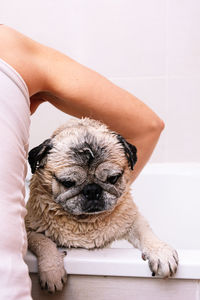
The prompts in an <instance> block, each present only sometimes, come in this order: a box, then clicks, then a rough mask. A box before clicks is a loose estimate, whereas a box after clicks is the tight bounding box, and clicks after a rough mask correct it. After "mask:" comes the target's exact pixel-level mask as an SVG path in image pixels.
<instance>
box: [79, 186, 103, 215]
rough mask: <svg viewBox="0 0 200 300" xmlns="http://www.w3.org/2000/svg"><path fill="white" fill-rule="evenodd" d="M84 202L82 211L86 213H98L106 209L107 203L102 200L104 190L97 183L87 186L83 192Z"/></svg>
mask: <svg viewBox="0 0 200 300" xmlns="http://www.w3.org/2000/svg"><path fill="white" fill-rule="evenodd" d="M82 195H83V196H84V199H85V200H84V202H83V203H82V209H83V211H85V212H98V211H102V210H104V209H105V203H104V200H103V198H102V188H101V187H100V185H98V184H96V183H91V184H87V185H86V186H85V187H84V188H83V190H82Z"/></svg>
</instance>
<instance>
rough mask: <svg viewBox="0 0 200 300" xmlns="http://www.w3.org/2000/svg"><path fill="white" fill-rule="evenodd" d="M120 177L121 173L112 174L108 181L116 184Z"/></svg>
mask: <svg viewBox="0 0 200 300" xmlns="http://www.w3.org/2000/svg"><path fill="white" fill-rule="evenodd" d="M119 177H121V174H117V175H114V176H110V177H108V179H107V181H108V182H109V183H111V184H115V183H116V182H117V180H118V179H119Z"/></svg>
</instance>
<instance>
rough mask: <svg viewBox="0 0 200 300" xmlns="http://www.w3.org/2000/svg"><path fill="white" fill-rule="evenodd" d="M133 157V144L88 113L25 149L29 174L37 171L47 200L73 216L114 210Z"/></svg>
mask: <svg viewBox="0 0 200 300" xmlns="http://www.w3.org/2000/svg"><path fill="white" fill-rule="evenodd" d="M136 160H137V158H136V148H135V147H134V146H133V145H130V144H129V143H128V142H127V141H126V140H125V139H124V138H122V137H121V136H120V135H118V134H116V133H114V132H112V131H110V130H109V129H108V128H107V127H106V126H105V125H103V124H101V123H100V122H97V121H94V120H91V119H88V118H85V119H82V120H72V121H71V122H69V123H68V124H66V125H65V126H62V127H60V128H59V129H58V130H56V131H55V133H54V134H53V136H52V138H51V139H49V140H46V141H45V142H44V143H42V144H41V145H39V146H38V147H36V148H34V149H32V150H31V151H30V153H29V163H30V165H31V169H32V172H33V173H35V174H34V175H33V176H40V178H42V180H43V183H41V184H44V186H46V187H47V188H48V190H49V191H50V192H51V194H52V201H55V202H56V203H58V204H60V205H61V206H62V208H63V209H64V210H65V211H67V212H68V213H70V214H73V215H85V214H86V215H88V214H97V213H102V212H105V211H108V210H112V209H114V207H115V206H116V204H117V202H118V199H120V197H121V196H122V194H123V193H124V191H125V190H126V188H127V186H128V184H129V180H130V176H131V173H132V170H133V166H134V164H135V162H136ZM41 176H42V177H41ZM40 182H41V180H40Z"/></svg>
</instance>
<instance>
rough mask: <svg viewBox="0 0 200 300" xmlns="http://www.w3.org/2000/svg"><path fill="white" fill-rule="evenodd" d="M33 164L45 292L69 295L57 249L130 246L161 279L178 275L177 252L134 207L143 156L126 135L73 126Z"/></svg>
mask: <svg viewBox="0 0 200 300" xmlns="http://www.w3.org/2000/svg"><path fill="white" fill-rule="evenodd" d="M29 163H30V165H31V168H32V173H34V174H33V177H32V180H31V184H30V198H29V201H28V204H27V209H28V214H27V216H26V228H27V233H28V244H29V248H30V250H31V251H33V252H34V253H35V254H36V256H37V258H38V267H39V274H40V281H41V285H42V287H43V288H47V289H48V290H49V291H51V292H54V291H55V290H61V289H62V287H63V284H64V282H65V281H66V271H65V269H64V262H63V257H64V254H63V253H62V252H59V251H58V250H57V246H64V247H82V248H86V249H94V248H103V247H105V246H107V245H109V244H111V243H112V242H113V241H114V240H118V239H127V240H128V241H129V242H130V243H131V244H132V245H133V246H134V247H137V248H139V249H140V250H141V251H142V258H143V259H144V260H146V259H147V260H148V261H149V266H150V269H151V271H152V275H153V276H154V275H161V276H163V277H168V276H172V275H173V274H174V273H175V272H176V269H177V265H178V255H177V252H176V251H175V250H174V249H173V248H171V247H170V246H168V245H167V244H165V243H164V242H162V241H160V240H159V239H158V238H157V237H156V236H155V235H154V234H153V232H152V230H151V229H150V227H149V225H148V223H147V222H146V220H145V219H144V218H143V217H142V216H141V215H140V213H139V212H138V209H137V207H136V205H135V204H134V202H133V199H132V197H131V194H130V178H131V175H132V172H133V166H134V164H135V163H136V148H135V147H134V146H133V145H131V144H129V143H128V142H127V141H126V140H125V139H124V138H123V137H121V136H120V135H119V134H117V133H115V132H112V131H110V130H109V129H108V128H107V127H106V126H105V125H104V124H102V123H100V122H97V121H94V120H91V119H88V118H85V119H82V120H71V121H70V122H68V123H67V124H66V125H64V126H61V127H60V128H58V129H57V130H56V131H55V132H54V134H53V135H52V137H51V139H48V140H46V141H45V142H44V143H42V144H41V145H39V146H38V147H36V148H34V149H33V150H31V151H30V153H29Z"/></svg>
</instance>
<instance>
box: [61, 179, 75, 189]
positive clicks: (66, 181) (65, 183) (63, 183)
mask: <svg viewBox="0 0 200 300" xmlns="http://www.w3.org/2000/svg"><path fill="white" fill-rule="evenodd" d="M60 183H62V185H64V186H65V187H66V188H70V187H72V186H74V185H75V181H70V180H62V181H60Z"/></svg>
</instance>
